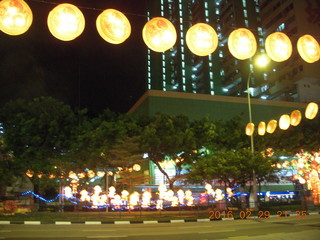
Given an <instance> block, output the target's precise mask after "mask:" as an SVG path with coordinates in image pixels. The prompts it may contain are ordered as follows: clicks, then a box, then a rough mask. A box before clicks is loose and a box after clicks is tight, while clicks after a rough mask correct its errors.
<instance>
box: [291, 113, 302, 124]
mask: <svg viewBox="0 0 320 240" xmlns="http://www.w3.org/2000/svg"><path fill="white" fill-rule="evenodd" d="M301 118H302V115H301V112H300V111H299V110H294V111H292V112H291V114H290V124H291V125H292V126H298V125H299V123H300V122H301Z"/></svg>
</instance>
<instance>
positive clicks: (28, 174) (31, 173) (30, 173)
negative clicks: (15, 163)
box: [26, 169, 34, 178]
mask: <svg viewBox="0 0 320 240" xmlns="http://www.w3.org/2000/svg"><path fill="white" fill-rule="evenodd" d="M33 174H34V172H33V171H32V170H30V169H29V170H27V171H26V175H27V176H28V177H30V178H31V177H33Z"/></svg>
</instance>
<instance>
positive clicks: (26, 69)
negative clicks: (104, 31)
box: [0, 0, 147, 114]
mask: <svg viewBox="0 0 320 240" xmlns="http://www.w3.org/2000/svg"><path fill="white" fill-rule="evenodd" d="M144 1H145V0H77V1H75V0H74V1H72V0H71V1H70V0H69V1H65V0H64V1H61V0H53V1H50V0H26V2H27V3H28V5H29V6H30V8H31V10H32V12H33V23H32V25H31V27H30V29H29V30H28V31H27V32H26V33H24V34H23V35H19V36H9V35H6V34H4V33H2V32H0V103H1V104H4V103H5V102H7V101H8V100H11V99H15V98H19V97H23V98H27V99H32V98H34V97H39V96H52V97H54V98H57V99H59V100H62V101H63V102H65V103H66V104H69V105H71V106H73V107H80V108H87V109H88V110H89V112H90V113H91V114H98V113H100V112H101V111H103V110H104V109H106V108H109V109H111V110H112V111H115V112H121V113H125V112H127V111H128V110H129V108H130V107H131V106H132V105H133V104H134V103H135V102H136V101H137V100H138V98H139V97H140V96H141V95H142V94H143V93H144V92H145V66H146V51H147V47H146V46H145V44H144V42H143V39H142V34H141V31H142V28H143V25H144V24H145V22H146V17H145V11H144V6H143V2H144ZM45 2H50V3H51V4H50V3H45ZM65 2H68V3H72V4H74V5H76V6H78V7H79V8H80V10H81V11H82V13H83V14H84V17H85V19H86V26H85V30H84V32H83V33H82V34H81V35H80V36H79V37H78V38H76V39H75V40H72V41H69V42H65V41H61V40H58V39H56V38H55V37H53V36H52V34H51V33H50V32H49V30H48V27H47V16H48V13H49V12H50V10H51V9H52V8H54V7H55V6H56V5H53V4H52V3H65ZM92 8H93V9H92ZM107 8H114V9H117V10H119V11H121V12H123V13H125V14H126V16H127V18H128V19H129V21H130V23H131V28H132V29H131V30H132V33H131V36H130V37H129V38H128V39H127V40H126V41H125V42H124V43H122V44H119V45H113V44H110V43H108V42H106V41H104V40H103V39H102V38H101V37H100V35H99V34H98V32H97V30H96V25H95V21H96V18H97V16H98V15H99V14H100V13H101V12H102V10H104V9H107Z"/></svg>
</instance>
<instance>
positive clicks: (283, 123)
mask: <svg viewBox="0 0 320 240" xmlns="http://www.w3.org/2000/svg"><path fill="white" fill-rule="evenodd" d="M289 127H290V116H289V115H288V114H283V115H282V116H281V117H280V120H279V128H280V129H282V130H287V129H288V128H289Z"/></svg>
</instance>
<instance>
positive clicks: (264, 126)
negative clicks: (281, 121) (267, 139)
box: [258, 122, 266, 136]
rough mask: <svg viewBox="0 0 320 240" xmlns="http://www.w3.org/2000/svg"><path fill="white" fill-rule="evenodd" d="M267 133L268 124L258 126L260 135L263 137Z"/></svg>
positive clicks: (263, 123) (261, 123) (262, 123)
mask: <svg viewBox="0 0 320 240" xmlns="http://www.w3.org/2000/svg"><path fill="white" fill-rule="evenodd" d="M265 133H266V123H265V122H260V123H259V125H258V134H259V135H261V136H263V135H264V134H265Z"/></svg>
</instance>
